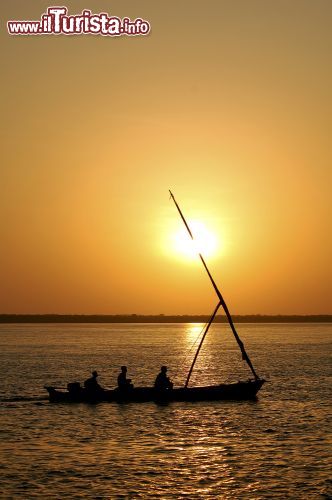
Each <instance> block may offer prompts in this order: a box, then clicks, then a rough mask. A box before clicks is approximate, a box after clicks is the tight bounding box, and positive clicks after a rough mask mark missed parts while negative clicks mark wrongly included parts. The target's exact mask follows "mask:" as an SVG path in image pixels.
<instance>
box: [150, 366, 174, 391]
mask: <svg viewBox="0 0 332 500" xmlns="http://www.w3.org/2000/svg"><path fill="white" fill-rule="evenodd" d="M154 387H155V389H158V391H165V390H167V389H173V382H171V380H170V379H169V377H167V366H162V367H161V368H160V373H158V375H157V377H156V381H155V383H154Z"/></svg>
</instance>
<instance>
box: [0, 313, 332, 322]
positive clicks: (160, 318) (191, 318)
mask: <svg viewBox="0 0 332 500" xmlns="http://www.w3.org/2000/svg"><path fill="white" fill-rule="evenodd" d="M208 320H209V316H207V315H189V314H186V315H166V314H165V315H164V314H160V315H142V314H104V315H103V314H0V323H206V322H207V321H208ZM233 320H234V322H235V323H331V322H332V314H319V315H303V316H302V315H289V316H288V315H264V314H250V315H233ZM215 322H216V323H227V318H226V317H225V316H217V317H216V319H215Z"/></svg>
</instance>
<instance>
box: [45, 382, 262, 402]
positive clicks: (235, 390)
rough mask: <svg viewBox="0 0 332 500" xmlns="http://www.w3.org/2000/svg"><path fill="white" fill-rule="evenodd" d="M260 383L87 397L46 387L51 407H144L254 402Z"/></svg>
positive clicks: (112, 392) (113, 392) (82, 391)
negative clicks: (109, 404)
mask: <svg viewBox="0 0 332 500" xmlns="http://www.w3.org/2000/svg"><path fill="white" fill-rule="evenodd" d="M263 383H264V380H262V379H260V380H248V381H246V382H236V383H234V384H220V385H210V386H205V387H177V388H174V389H170V390H165V391H157V390H156V389H154V388H153V387H135V388H133V389H131V390H129V391H120V390H119V389H113V390H105V391H100V392H97V393H89V392H88V391H87V390H86V389H83V388H79V390H76V391H72V390H71V389H69V390H67V391H65V390H57V389H55V388H54V387H46V389H47V391H48V393H49V400H50V401H51V402H52V403H102V402H114V403H125V402H133V403H144V402H148V401H155V402H170V401H219V400H250V399H255V398H256V394H257V392H258V391H259V389H260V388H261V387H262V385H263Z"/></svg>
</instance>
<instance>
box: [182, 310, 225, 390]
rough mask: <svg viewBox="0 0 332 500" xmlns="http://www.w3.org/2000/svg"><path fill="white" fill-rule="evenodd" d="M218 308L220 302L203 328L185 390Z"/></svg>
mask: <svg viewBox="0 0 332 500" xmlns="http://www.w3.org/2000/svg"><path fill="white" fill-rule="evenodd" d="M220 306H221V302H218V304H217V305H216V308H215V310H214V311H213V314H212V316H211V318H210V319H209V322H208V323H207V325H206V327H205V331H204V334H203V337H202V339H201V341H200V344H199V346H198V349H197V351H196V354H195V356H194V359H193V362H192V363H191V367H190V370H189V373H188V376H187V380H186V383H185V384H184V387H185V388H187V387H188V384H189V380H190V377H191V374H192V371H193V369H194V366H195V363H196V360H197V358H198V355H199V351H200V350H201V347H202V345H203V342H204V339H205V337H206V334H207V332H208V331H209V328H210V326H211V324H212V322H213V320H214V318H215V316H216V314H217V312H218V309H219V307H220Z"/></svg>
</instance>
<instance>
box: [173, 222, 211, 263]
mask: <svg viewBox="0 0 332 500" xmlns="http://www.w3.org/2000/svg"><path fill="white" fill-rule="evenodd" d="M189 226H190V228H191V231H192V233H193V236H194V240H192V239H191V238H190V236H189V235H188V232H187V230H186V229H185V228H184V227H183V228H180V229H178V230H177V231H176V232H175V233H174V235H173V238H172V239H173V251H174V252H175V253H176V254H179V255H181V256H183V257H185V258H186V259H190V260H193V259H196V258H197V255H198V254H199V253H201V254H203V255H204V256H205V257H212V256H213V255H215V254H216V252H217V249H218V242H217V238H216V236H215V235H214V234H213V233H212V232H211V231H210V230H209V229H208V228H207V227H206V226H205V225H204V224H203V223H202V222H200V221H190V222H189Z"/></svg>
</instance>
